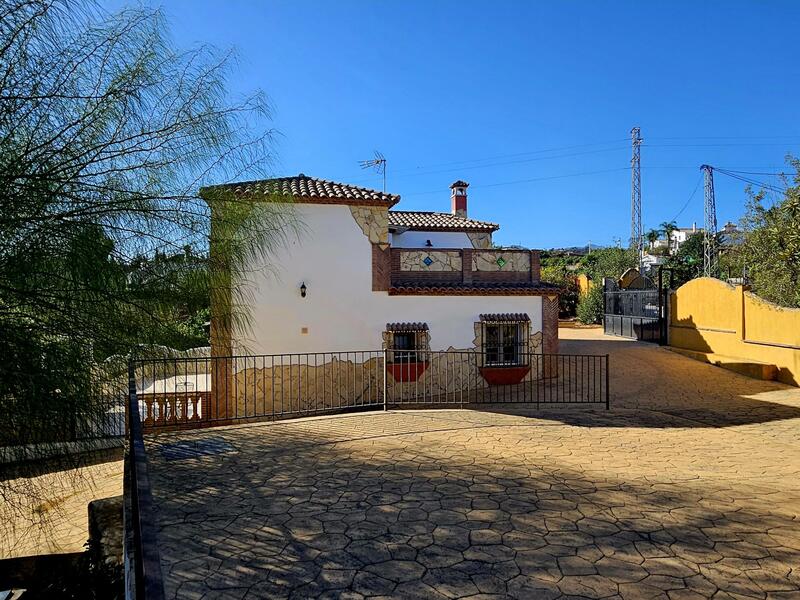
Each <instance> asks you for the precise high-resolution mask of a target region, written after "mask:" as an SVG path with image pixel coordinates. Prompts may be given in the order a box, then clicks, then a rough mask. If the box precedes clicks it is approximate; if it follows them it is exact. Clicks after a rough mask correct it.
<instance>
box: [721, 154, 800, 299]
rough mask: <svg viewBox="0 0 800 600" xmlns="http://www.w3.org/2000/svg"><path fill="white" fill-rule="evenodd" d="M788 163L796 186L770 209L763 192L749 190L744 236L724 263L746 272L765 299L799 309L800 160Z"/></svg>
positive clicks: (735, 242) (730, 249) (790, 186)
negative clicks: (792, 170) (793, 171)
mask: <svg viewBox="0 0 800 600" xmlns="http://www.w3.org/2000/svg"><path fill="white" fill-rule="evenodd" d="M789 164H790V165H791V166H792V167H793V168H794V169H795V172H796V174H795V176H794V185H789V186H788V187H787V189H786V192H785V193H784V196H783V198H782V199H781V200H779V201H777V202H775V203H774V204H772V205H771V206H766V205H765V202H764V199H765V195H766V193H765V192H764V191H763V190H762V191H759V192H753V191H752V190H751V189H747V194H748V195H749V202H748V210H747V214H746V216H745V218H744V220H743V222H742V236H741V239H740V240H733V242H734V243H733V244H732V245H731V246H730V248H729V250H728V252H727V256H726V260H725V263H726V267H727V270H729V271H730V272H731V273H746V274H747V278H748V279H749V281H750V283H751V285H752V289H753V291H754V292H755V293H757V294H758V295H759V296H761V297H762V298H764V299H766V300H769V301H771V302H775V303H776V304H780V305H783V306H791V307H800V160H797V159H794V158H789ZM737 242H738V243H737Z"/></svg>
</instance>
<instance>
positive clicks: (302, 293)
mask: <svg viewBox="0 0 800 600" xmlns="http://www.w3.org/2000/svg"><path fill="white" fill-rule="evenodd" d="M306 289H307V288H306V282H305V281H304V282H303V283H301V284H300V297H301V298H305V297H306Z"/></svg>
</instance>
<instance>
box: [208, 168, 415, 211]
mask: <svg viewBox="0 0 800 600" xmlns="http://www.w3.org/2000/svg"><path fill="white" fill-rule="evenodd" d="M217 189H223V190H229V191H232V192H234V193H235V194H240V195H245V196H268V195H273V194H276V195H284V196H291V197H292V198H295V199H297V200H305V201H307V202H319V203H330V204H377V205H387V206H390V207H391V206H394V205H395V204H397V203H398V202H400V196H398V195H396V194H387V193H385V192H379V191H377V190H371V189H369V188H363V187H359V186H356V185H350V184H347V183H337V182H335V181H328V180H326V179H316V178H314V177H309V176H307V175H304V174H303V173H300V174H299V175H295V176H293V177H277V178H274V179H260V180H258V181H240V182H236V183H226V184H222V185H214V186H210V187H207V188H203V190H201V192H202V191H204V190H208V191H211V190H217Z"/></svg>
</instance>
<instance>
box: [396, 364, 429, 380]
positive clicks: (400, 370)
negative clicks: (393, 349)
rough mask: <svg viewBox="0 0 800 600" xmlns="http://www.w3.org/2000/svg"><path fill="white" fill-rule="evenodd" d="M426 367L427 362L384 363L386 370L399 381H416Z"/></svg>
mask: <svg viewBox="0 0 800 600" xmlns="http://www.w3.org/2000/svg"><path fill="white" fill-rule="evenodd" d="M427 368H428V363H427V362H396V363H388V364H387V365H386V370H387V371H388V372H389V373H390V374H391V375H392V377H393V378H394V380H395V381H397V382H400V383H405V382H407V381H416V380H417V379H419V378H420V377H421V376H422V374H423V373H424V372H425V369H427Z"/></svg>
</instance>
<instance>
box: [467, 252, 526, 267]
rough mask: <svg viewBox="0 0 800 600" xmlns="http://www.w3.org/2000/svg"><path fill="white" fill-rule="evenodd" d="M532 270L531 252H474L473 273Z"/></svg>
mask: <svg viewBox="0 0 800 600" xmlns="http://www.w3.org/2000/svg"><path fill="white" fill-rule="evenodd" d="M530 269H531V254H530V252H520V251H513V250H512V251H503V250H474V251H473V252H472V270H473V271H519V272H525V271H530Z"/></svg>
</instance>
